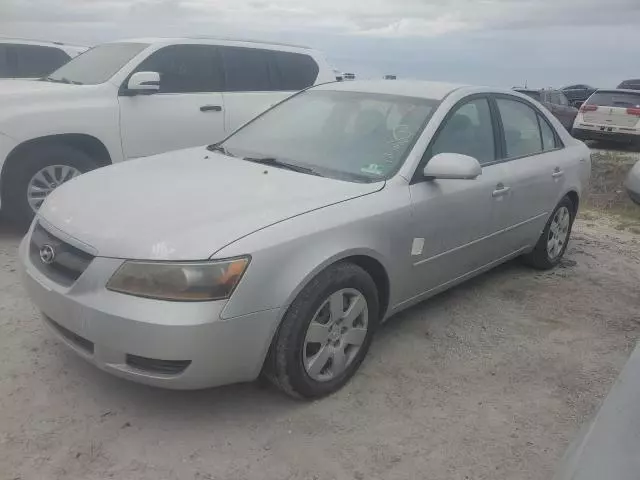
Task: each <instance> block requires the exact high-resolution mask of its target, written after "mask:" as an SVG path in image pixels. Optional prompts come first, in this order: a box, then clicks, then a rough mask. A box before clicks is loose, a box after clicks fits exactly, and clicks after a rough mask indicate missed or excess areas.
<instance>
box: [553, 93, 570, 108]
mask: <svg viewBox="0 0 640 480" xmlns="http://www.w3.org/2000/svg"><path fill="white" fill-rule="evenodd" d="M556 95H557V96H558V101H559V102H560V103H559V105H562V106H564V107H568V106H569V100H567V97H566V96H565V95H564V93H562V92H556Z"/></svg>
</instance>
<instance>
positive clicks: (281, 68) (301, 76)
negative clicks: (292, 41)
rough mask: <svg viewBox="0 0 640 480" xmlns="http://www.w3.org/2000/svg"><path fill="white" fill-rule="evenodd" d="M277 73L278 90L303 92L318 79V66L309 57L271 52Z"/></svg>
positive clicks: (299, 54)
mask: <svg viewBox="0 0 640 480" xmlns="http://www.w3.org/2000/svg"><path fill="white" fill-rule="evenodd" d="M271 55H272V59H273V61H274V63H275V69H276V72H277V80H278V90H303V89H305V88H307V87H310V86H311V85H313V84H314V83H315V81H316V78H318V64H317V63H316V62H315V60H314V59H313V58H311V57H310V56H309V55H304V54H301V53H291V52H278V51H274V52H271Z"/></svg>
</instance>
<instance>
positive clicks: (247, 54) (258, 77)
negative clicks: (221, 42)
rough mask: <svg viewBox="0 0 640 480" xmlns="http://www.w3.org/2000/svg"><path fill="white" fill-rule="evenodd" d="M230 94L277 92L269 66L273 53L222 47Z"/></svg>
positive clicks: (227, 89)
mask: <svg viewBox="0 0 640 480" xmlns="http://www.w3.org/2000/svg"><path fill="white" fill-rule="evenodd" d="M220 50H221V52H222V58H223V61H224V70H225V78H226V82H225V87H226V91H228V92H263V91H269V90H276V88H274V87H275V85H274V83H275V82H274V81H272V77H273V76H274V74H273V73H272V69H271V68H270V66H269V63H270V55H271V52H270V51H268V50H261V49H259V48H242V47H220Z"/></svg>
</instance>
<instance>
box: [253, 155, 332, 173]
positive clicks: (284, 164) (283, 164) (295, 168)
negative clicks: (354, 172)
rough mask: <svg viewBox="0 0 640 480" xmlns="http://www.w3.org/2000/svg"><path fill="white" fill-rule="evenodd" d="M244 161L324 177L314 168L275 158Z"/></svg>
mask: <svg viewBox="0 0 640 480" xmlns="http://www.w3.org/2000/svg"><path fill="white" fill-rule="evenodd" d="M243 160H246V161H248V162H254V163H260V164H262V165H269V166H270V167H276V168H284V169H287V170H291V171H293V172H298V173H306V174H307V175H315V176H317V177H323V176H324V175H322V174H320V173H318V172H316V171H315V170H314V169H313V168H309V167H303V166H302V165H295V164H293V163H287V162H283V161H282V160H278V159H277V158H275V157H260V158H255V157H243Z"/></svg>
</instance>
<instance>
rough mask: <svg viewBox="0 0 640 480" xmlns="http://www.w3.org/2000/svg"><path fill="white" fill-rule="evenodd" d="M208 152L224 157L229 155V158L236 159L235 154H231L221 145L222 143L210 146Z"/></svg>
mask: <svg viewBox="0 0 640 480" xmlns="http://www.w3.org/2000/svg"><path fill="white" fill-rule="evenodd" d="M207 150H209V151H210V152H220V153H222V154H223V155H227V156H228V157H235V155H234V154H233V153H230V152H229V151H228V150H227V149H226V148H224V147H223V146H222V145H220V143H214V144H212V145H208V146H207Z"/></svg>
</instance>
